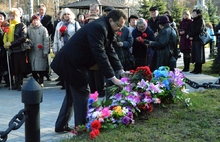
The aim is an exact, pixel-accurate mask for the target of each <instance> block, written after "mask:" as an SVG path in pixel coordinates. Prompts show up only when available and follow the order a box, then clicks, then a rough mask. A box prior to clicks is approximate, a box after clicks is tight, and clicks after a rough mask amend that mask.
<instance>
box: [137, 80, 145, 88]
mask: <svg viewBox="0 0 220 142" xmlns="http://www.w3.org/2000/svg"><path fill="white" fill-rule="evenodd" d="M147 82H148V81H146V82H145V81H144V79H141V82H138V84H137V87H138V88H141V89H144V87H145V86H147Z"/></svg>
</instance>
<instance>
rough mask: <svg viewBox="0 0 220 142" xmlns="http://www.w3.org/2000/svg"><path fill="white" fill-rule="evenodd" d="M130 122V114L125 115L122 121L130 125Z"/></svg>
mask: <svg viewBox="0 0 220 142" xmlns="http://www.w3.org/2000/svg"><path fill="white" fill-rule="evenodd" d="M130 122H131V118H129V117H128V116H124V117H123V118H122V123H123V124H125V125H128V124H130Z"/></svg>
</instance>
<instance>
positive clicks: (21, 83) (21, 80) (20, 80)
mask: <svg viewBox="0 0 220 142" xmlns="http://www.w3.org/2000/svg"><path fill="white" fill-rule="evenodd" d="M22 85H23V74H19V76H18V88H17V91H21V88H22Z"/></svg>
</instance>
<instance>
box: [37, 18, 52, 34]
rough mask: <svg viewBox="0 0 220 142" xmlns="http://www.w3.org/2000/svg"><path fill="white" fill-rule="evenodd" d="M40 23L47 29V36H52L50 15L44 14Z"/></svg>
mask: <svg viewBox="0 0 220 142" xmlns="http://www.w3.org/2000/svg"><path fill="white" fill-rule="evenodd" d="M40 22H41V24H42V25H43V26H44V27H45V28H46V29H47V31H48V34H49V36H50V35H53V34H54V29H53V24H52V17H51V16H50V15H47V14H45V15H44V17H43V19H42V20H41V21H40Z"/></svg>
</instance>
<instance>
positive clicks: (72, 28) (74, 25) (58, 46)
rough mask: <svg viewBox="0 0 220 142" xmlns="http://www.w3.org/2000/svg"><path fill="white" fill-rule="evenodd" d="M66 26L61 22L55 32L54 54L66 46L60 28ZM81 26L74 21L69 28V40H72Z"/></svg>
mask: <svg viewBox="0 0 220 142" xmlns="http://www.w3.org/2000/svg"><path fill="white" fill-rule="evenodd" d="M63 25H64V22H63V21H60V22H59V23H58V24H57V26H56V30H55V35H54V43H53V52H58V51H59V50H60V49H61V48H62V47H63V46H64V40H63V37H61V33H60V28H61V27H62V26H63ZM79 29H80V25H79V23H78V22H77V21H72V22H70V23H69V24H68V26H67V34H68V39H70V38H71V37H72V36H73V35H74V34H75V33H76V32H77V31H78V30H79Z"/></svg>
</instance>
